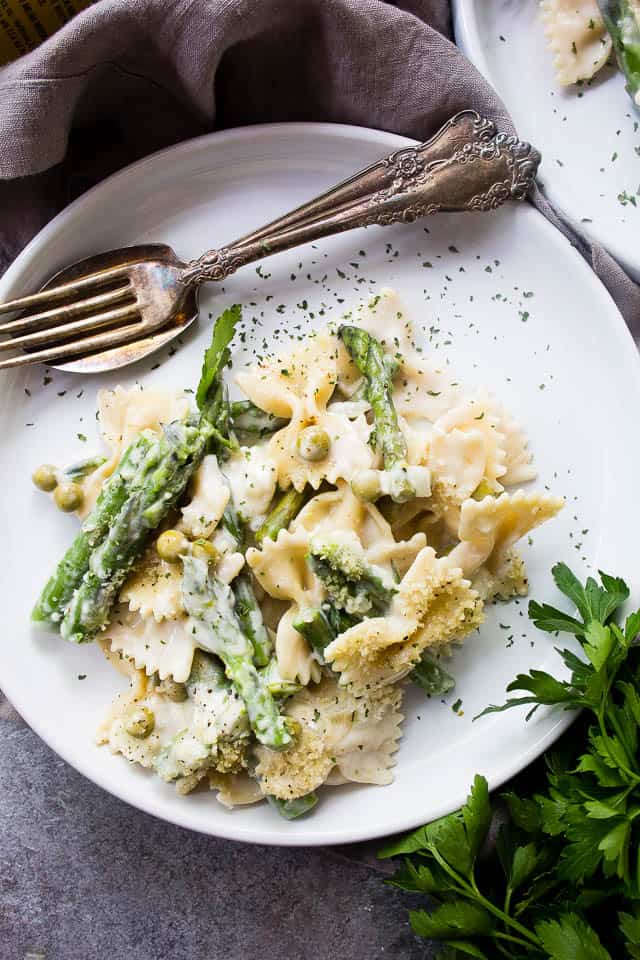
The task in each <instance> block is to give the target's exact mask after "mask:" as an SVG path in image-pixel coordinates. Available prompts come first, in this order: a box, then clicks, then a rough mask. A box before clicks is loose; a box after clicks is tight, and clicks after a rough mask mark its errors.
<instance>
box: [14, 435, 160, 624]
mask: <svg viewBox="0 0 640 960" xmlns="http://www.w3.org/2000/svg"><path fill="white" fill-rule="evenodd" d="M151 445H152V440H151V439H150V437H149V436H148V435H147V434H145V433H142V434H140V436H138V437H137V438H136V439H135V440H134V441H133V443H132V444H130V446H129V447H128V448H127V449H126V450H125V452H124V454H123V455H122V458H121V460H120V463H119V464H118V467H117V468H116V470H115V472H114V473H113V474H112V475H111V476H110V477H109V478H108V480H107V481H106V482H105V484H104V486H103V488H102V490H101V492H100V496H99V497H98V499H97V501H96V504H95V506H94V508H93V510H92V511H91V512H90V513H89V515H88V516H87V517H86V518H85V520H84V521H83V524H82V527H81V528H80V532H79V533H78V535H77V536H76V538H75V540H74V541H73V543H72V544H71V546H70V547H69V549H68V550H67V552H66V553H65V555H64V557H63V558H62V560H61V561H60V563H59V564H58V566H57V567H56V570H55V572H54V574H53V575H52V577H51V578H50V579H49V581H48V582H47V584H46V586H45V588H44V590H43V591H42V593H41V595H40V599H39V600H38V602H37V604H36V606H35V607H34V610H33V613H32V614H31V619H32V620H33V621H34V622H36V623H46V624H49V625H50V626H56V625H57V624H59V622H60V621H61V619H62V616H63V612H64V610H65V608H66V606H67V604H68V603H69V601H70V600H71V597H72V596H73V593H74V591H75V590H76V588H77V587H78V586H79V585H80V582H81V580H82V578H83V576H84V575H85V573H86V572H87V571H88V569H89V557H90V555H91V551H92V550H93V548H94V547H95V546H97V544H99V543H100V541H101V540H102V539H103V537H104V536H105V534H106V532H107V530H108V529H109V527H110V525H111V523H112V522H113V521H114V519H115V517H116V516H117V514H118V512H119V510H120V508H121V507H122V505H123V503H124V502H125V500H126V498H127V496H128V487H129V483H130V482H131V480H132V478H133V477H134V476H135V474H136V472H137V470H138V469H139V468H140V465H141V463H142V461H143V460H144V457H145V456H146V454H147V452H148V450H149V449H150V447H151Z"/></svg>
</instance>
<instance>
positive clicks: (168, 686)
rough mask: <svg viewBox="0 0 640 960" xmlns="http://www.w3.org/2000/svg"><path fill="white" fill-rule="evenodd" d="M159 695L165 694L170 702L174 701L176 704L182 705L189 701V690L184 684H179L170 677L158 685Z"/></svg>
mask: <svg viewBox="0 0 640 960" xmlns="http://www.w3.org/2000/svg"><path fill="white" fill-rule="evenodd" d="M158 693H162V694H164V696H165V697H168V698H169V700H172V701H173V702H174V703H182V702H183V701H184V700H186V699H187V688H186V687H185V685H184V683H177V682H176V681H175V680H172V679H171V678H170V677H167V679H166V680H161V681H160V683H159V684H158Z"/></svg>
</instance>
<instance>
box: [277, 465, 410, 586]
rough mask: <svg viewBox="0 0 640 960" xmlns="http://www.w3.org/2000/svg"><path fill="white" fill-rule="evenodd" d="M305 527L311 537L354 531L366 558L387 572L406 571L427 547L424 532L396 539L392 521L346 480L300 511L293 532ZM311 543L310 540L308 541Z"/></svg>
mask: <svg viewBox="0 0 640 960" xmlns="http://www.w3.org/2000/svg"><path fill="white" fill-rule="evenodd" d="M302 529H304V530H306V531H307V533H308V535H309V539H310V538H311V537H313V536H316V535H318V534H322V535H325V534H329V533H332V532H334V531H337V532H340V533H344V532H346V531H350V530H351V531H353V532H354V533H355V534H356V535H357V537H358V540H359V541H360V544H361V545H362V548H363V550H364V553H365V556H366V558H367V561H368V562H369V563H372V564H376V565H377V566H382V567H384V568H385V569H386V570H387V571H388V572H392V571H396V572H398V573H400V574H402V573H404V572H405V571H406V570H407V569H408V567H409V566H410V565H411V563H412V562H413V560H414V559H415V557H416V556H417V554H418V553H419V552H420V550H421V549H422V548H423V547H424V546H425V544H426V539H425V536H424V534H415V535H414V536H412V537H411V538H410V539H408V540H401V541H396V539H395V537H394V536H393V532H392V530H391V527H390V525H389V523H388V522H387V521H386V520H385V518H384V517H383V515H382V514H381V513H380V511H379V510H378V508H377V507H376V506H375V505H374V504H373V503H367V502H365V501H363V500H360V499H359V498H358V497H356V496H355V495H354V494H353V492H352V490H351V488H350V487H349V485H348V484H347V483H343V482H342V483H338V489H337V490H331V491H329V492H328V493H322V494H320V495H319V496H316V497H313V499H312V500H310V501H309V503H308V504H307V505H306V506H305V507H304V508H303V509H302V510H301V511H300V513H299V514H298V516H297V517H296V519H295V520H294V522H293V524H292V530H293V531H296V532H297V531H300V530H302ZM307 542H308V541H307Z"/></svg>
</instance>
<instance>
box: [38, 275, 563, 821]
mask: <svg viewBox="0 0 640 960" xmlns="http://www.w3.org/2000/svg"><path fill="white" fill-rule="evenodd" d="M228 319H229V318H228V315H227V314H224V315H223V317H222V318H220V321H218V323H219V324H220V323H223V324H224V323H225V322H227V321H228ZM233 329H234V327H233V326H231V327H230V328H229V329H228V331H227V335H226V341H227V342H228V341H230V339H231V337H232V335H233ZM219 335H220V336H223V334H220V331H219V330H218V327H216V331H215V333H214V340H213V342H212V347H211V348H210V350H209V351H208V352H207V355H206V357H205V369H204V372H203V380H202V381H201V386H200V387H199V388H198V393H197V403H198V406H199V408H200V414H199V417H200V419H199V420H198V419H196V415H195V414H194V411H193V410H192V405H191V403H190V402H189V399H188V398H187V397H186V396H182V395H178V394H175V393H172V392H170V391H166V392H163V391H160V390H142V389H140V388H134V389H131V390H126V389H124V388H122V387H117V388H116V389H115V390H112V391H101V392H100V394H99V396H98V405H99V422H100V425H101V430H102V435H103V439H104V441H105V443H106V445H107V447H108V448H109V455H108V457H98V458H95V459H94V460H92V461H91V462H90V463H89V462H88V461H87V462H86V463H85V465H84V466H83V467H82V468H80V467H77V468H75V472H72V471H71V470H69V469H68V470H67V471H66V472H64V471H57V470H56V469H55V468H44V467H43V468H40V472H39V473H38V478H37V479H36V482H37V483H38V485H39V486H41V488H42V489H46V490H48V491H49V492H53V494H54V497H56V502H58V503H59V505H61V506H63V508H67V507H68V508H69V509H73V510H75V511H76V512H77V513H78V516H79V517H80V518H81V519H82V520H83V524H82V529H81V533H80V534H79V536H78V538H77V540H76V542H75V543H74V545H73V546H72V548H71V549H70V550H69V551H68V553H67V555H66V556H65V558H64V560H63V561H62V564H61V565H60V567H59V568H58V571H57V572H56V574H55V575H54V577H53V578H52V580H51V581H50V582H49V584H48V585H47V587H46V588H45V590H44V591H43V594H42V597H41V599H40V601H39V605H38V607H37V608H36V611H35V612H34V619H40V620H43V621H45V622H46V623H48V624H49V625H50V626H51V627H52V628H56V629H59V630H60V632H61V633H62V634H63V635H64V636H68V637H70V638H71V639H74V640H78V641H80V640H84V639H91V638H92V637H95V638H97V640H98V642H99V644H100V646H101V647H102V649H103V650H104V652H105V654H106V656H107V659H108V662H109V663H111V664H112V665H113V666H115V667H117V668H118V669H119V670H120V672H124V673H125V674H126V675H127V676H128V677H129V679H130V688H129V690H128V692H126V693H123V694H120V695H119V696H118V697H117V698H116V700H115V701H114V703H113V704H112V706H111V708H110V709H109V711H108V713H107V715H106V717H105V719H104V721H103V722H102V724H101V726H100V729H99V731H98V742H99V743H101V744H105V745H106V746H107V747H108V748H109V749H110V750H111V751H113V752H114V753H117V754H121V755H122V756H123V757H125V758H126V759H127V760H129V761H131V762H132V763H136V764H138V765H140V766H141V767H144V768H146V769H147V770H148V771H151V772H153V773H155V774H156V775H157V776H158V777H160V778H161V779H162V780H164V781H166V782H167V783H174V784H175V785H176V787H177V789H178V791H179V792H181V793H189V792H190V791H191V790H193V789H194V788H195V787H196V786H198V785H199V784H202V783H204V784H207V785H208V786H209V787H210V788H211V789H212V790H213V791H214V792H215V794H216V797H217V799H218V800H219V801H220V802H221V803H223V804H225V805H226V806H229V807H232V806H235V805H241V804H246V803H254V802H257V801H259V800H262V799H265V798H266V799H267V800H268V801H269V802H270V803H271V804H272V805H273V806H274V807H276V808H277V809H278V811H279V812H280V813H281V814H282V815H283V816H285V817H287V818H289V819H292V818H294V817H296V816H299V815H301V814H303V813H306V812H307V811H308V810H310V809H311V808H312V807H313V805H314V804H315V803H316V800H317V798H316V794H315V791H316V790H317V789H318V788H319V787H321V786H323V785H327V786H338V785H339V784H344V783H347V782H349V781H352V782H357V783H367V784H381V785H382V784H387V783H389V782H390V781H391V780H392V778H393V773H392V769H393V764H394V758H395V754H396V751H397V749H398V746H399V742H400V739H401V736H402V722H403V715H402V712H401V708H402V699H403V694H404V690H405V688H406V686H407V685H408V684H410V683H412V682H414V681H415V682H420V680H419V677H424V676H425V674H428V672H429V670H430V665H431V667H433V669H434V674H433V675H434V676H436V675H438V676H442V675H443V674H442V670H441V668H440V667H439V665H438V662H437V661H438V659H439V658H442V657H446V656H447V655H449V653H450V651H451V648H452V646H453V645H455V644H461V643H462V642H463V641H464V640H465V638H467V639H468V642H469V643H473V634H474V632H475V631H476V630H477V629H478V627H479V626H480V625H481V624H482V622H483V619H484V608H485V605H486V604H487V603H490V602H492V601H493V600H495V599H496V598H500V599H504V600H508V599H509V598H511V597H514V596H518V595H522V594H524V593H526V589H527V580H526V571H525V567H524V562H523V560H522V557H521V556H520V555H519V554H518V552H517V550H516V543H517V541H518V540H520V539H521V538H522V537H523V536H525V535H527V534H528V533H529V532H530V531H531V530H533V529H534V527H536V526H538V525H539V524H540V523H542V522H544V521H545V520H548V519H551V518H552V517H553V516H554V515H555V514H556V513H557V512H558V511H559V510H560V508H561V506H562V501H561V500H559V499H558V498H556V497H553V496H551V495H550V494H547V493H541V492H535V491H530V490H526V491H525V490H521V489H514V488H515V487H517V486H518V485H519V484H523V483H529V482H530V481H532V480H533V479H534V478H535V475H536V473H535V469H534V467H533V464H532V454H531V451H530V450H529V447H528V444H527V440H526V437H525V435H524V433H523V432H522V430H521V429H520V427H519V426H518V424H517V423H516V422H515V420H514V419H513V418H512V417H511V416H510V415H509V414H508V413H507V412H506V411H505V410H504V408H503V407H502V405H501V404H500V403H499V402H498V401H497V400H496V398H495V397H493V396H492V395H491V394H490V393H489V392H488V391H486V390H483V389H475V390H465V389H464V388H463V387H462V386H461V385H460V383H459V382H458V381H456V380H454V379H453V378H452V374H451V372H450V369H449V367H448V366H447V364H446V363H444V362H443V361H442V359H441V358H440V357H436V356H429V355H428V354H425V353H423V351H422V349H421V348H420V347H419V346H418V345H417V344H416V342H415V340H414V333H413V329H412V327H411V324H410V322H409V320H408V317H407V316H406V313H405V311H404V309H403V307H402V304H401V302H400V301H399V299H398V297H397V295H396V294H395V293H394V292H393V291H392V290H383V291H382V293H381V294H380V295H378V296H377V297H374V298H373V299H371V300H369V301H367V302H363V303H361V304H359V305H358V306H357V307H356V308H355V309H354V310H353V311H351V312H350V313H348V314H345V316H344V317H343V320H342V322H341V324H340V325H338V326H336V327H328V328H326V329H323V330H320V331H318V332H316V333H313V334H310V335H309V336H307V337H306V338H303V339H301V340H300V342H298V343H297V345H296V346H295V348H294V349H293V350H291V351H289V352H287V353H281V354H279V355H277V356H271V357H269V358H267V359H262V360H260V361H259V362H256V363H255V364H254V365H253V366H250V367H248V368H247V369H244V370H240V371H239V372H237V373H236V374H235V382H236V384H237V386H238V387H239V388H240V389H241V390H242V391H243V393H244V395H245V399H243V400H234V401H229V400H228V398H227V395H226V387H225V385H224V384H223V381H222V378H221V374H220V371H219V368H222V367H224V366H225V365H227V363H228V360H229V355H228V352H227V353H225V351H226V350H227V347H226V344H223V346H222V347H220V345H219V344H218V346H216V344H217V340H216V337H218V336H219ZM216 351H217V352H216ZM207 364H213V367H214V368H215V369H213V373H207ZM216 364H217V365H218V366H217V367H216V366H215V365H216ZM207 378H208V379H207ZM203 382H205V387H206V389H205V388H203V387H202V383H203ZM189 444H191V446H188V445H189ZM193 451H196V452H195V453H194V452H193ZM183 464H191V466H190V467H189V470H188V471H187V472H186V473H184V475H183V474H181V473H180V471H181V470H183V469H186V468H184V467H183ZM70 476H73V478H74V479H73V482H71V483H70V482H68V481H67V480H65V479H64V478H65V477H66V478H68V477H70ZM180 477H182V479H181V484H182V485H181V486H180V485H179V484H178V482H177V480H176V478H178V479H179V478H180ZM63 486H66V487H73V488H74V490H72V491H69V490H67V494H68V496H67V497H66V499H65V501H64V503H66V504H67V507H65V506H64V504H63V503H62V499H63V498H61V497H60V496H58V494H59V492H60V489H61V488H62V487H63ZM174 490H176V491H177V492H172V491H174ZM107 514H108V520H107V521H105V516H106V515H107ZM114 531H115V532H114ZM151 531H153V533H151ZM116 534H117V536H116ZM118 538H119V539H118ZM72 574H74V575H75V576H76V580H77V582H76V584H75V588H74V589H73V590H72V589H70V588H69V585H68V581H69V579H70V578H71V575H72ZM94 608H95V609H97V610H99V611H102V610H106V611H107V614H106V616H104V617H103V619H102V620H100V619H99V618H98V616H97V614H96V615H95V616H94V615H93V614H91V616H89V614H90V613H91V611H93V610H94ZM91 617H93V619H91ZM88 619H89V621H90V622H91V624H93V632H92V633H91V632H90V631H89V630H88V628H87V626H86V623H87V620H88ZM69 623H71V624H72V626H67V625H68V624H69ZM83 631H84V632H83ZM418 668H419V671H420V673H419V675H418ZM450 679H451V678H449V677H447V681H450ZM451 682H452V681H451ZM449 686H450V684H449ZM429 689H430V692H431V693H433V691H434V687H433V684H432V685H431V686H430V688H429ZM447 689H448V687H447Z"/></svg>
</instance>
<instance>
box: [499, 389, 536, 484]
mask: <svg viewBox="0 0 640 960" xmlns="http://www.w3.org/2000/svg"><path fill="white" fill-rule="evenodd" d="M493 410H494V412H495V413H496V415H497V416H498V418H499V421H498V426H499V430H500V433H501V434H502V448H503V450H504V467H505V471H504V473H503V474H502V476H501V477H500V483H501V484H502V485H503V486H505V487H510V486H514V485H515V484H519V483H528V482H529V481H530V480H535V478H536V477H537V475H538V471H537V470H536V468H535V467H534V466H533V463H532V460H533V454H532V453H531V450H530V449H529V442H528V440H527V438H526V436H525V434H524V432H523V430H522V428H521V427H520V425H519V424H518V423H517V422H516V421H515V420H514V419H513V417H512V416H511V415H510V414H508V413H506V411H505V410H504V409H503V408H502V407H501V406H500V405H499V404H498V403H497V402H496V401H495V400H494V401H493Z"/></svg>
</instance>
